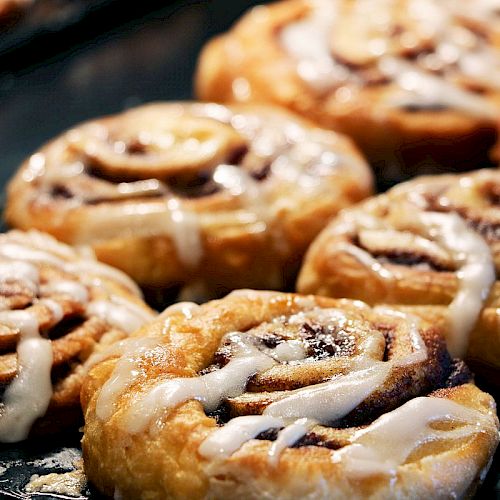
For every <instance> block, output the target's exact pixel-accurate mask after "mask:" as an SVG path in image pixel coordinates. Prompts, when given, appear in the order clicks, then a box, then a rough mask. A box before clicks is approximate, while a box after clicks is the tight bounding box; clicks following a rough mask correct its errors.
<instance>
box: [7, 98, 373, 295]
mask: <svg viewBox="0 0 500 500" xmlns="http://www.w3.org/2000/svg"><path fill="white" fill-rule="evenodd" d="M371 189H372V178H371V174H370V172H369V170H368V168H367V166H366V164H365V162H364V161H363V160H362V159H361V157H360V156H359V154H358V153H357V151H356V150H355V149H354V148H353V146H352V145H351V143H350V141H349V140H348V139H345V138H343V137H342V136H339V135H337V134H334V133H330V132H325V131H323V130H320V129H317V128H313V127H311V126H309V125H308V124H307V123H304V122H303V121H301V120H299V119H296V118H295V117H293V116H291V115H290V114H287V113H284V112H282V111H279V110H274V109H269V108H263V107H242V106H236V107H232V108H228V107H224V106H219V105H213V104H194V103H192V104H181V103H173V104H172V103H171V104H152V105H148V106H143V107H140V108H137V109H134V110H130V111H127V112H125V113H123V114H121V115H116V116H112V117H108V118H103V119H100V120H96V121H92V122H89V123H86V124H83V125H81V126H79V127H76V128H74V129H73V130H70V131H69V132H67V133H65V134H63V135H62V136H61V137H59V138H58V139H56V140H55V141H53V142H52V143H50V144H48V145H47V146H45V147H44V148H42V149H41V150H40V151H39V152H37V153H35V154H34V155H33V156H31V158H30V159H29V160H28V161H27V162H26V163H25V164H24V165H23V166H22V168H21V170H20V171H19V172H18V174H17V175H16V176H15V178H14V179H13V180H12V182H11V184H10V186H9V190H8V201H7V211H6V218H7V220H8V222H9V223H10V224H12V225H13V226H17V227H20V228H29V227H36V228H37V229H41V230H44V231H47V232H49V233H52V234H53V235H55V236H56V237H57V238H58V239H60V240H63V241H66V242H69V243H72V244H77V245H78V244H89V245H91V246H93V248H94V250H95V252H96V254H97V256H98V258H99V259H100V260H102V261H104V262H106V263H108V264H112V265H114V266H115V267H118V268H121V269H122V270H124V271H125V272H126V273H128V274H129V275H130V276H132V277H133V278H134V279H135V280H136V281H138V282H139V283H140V284H141V285H143V286H145V287H149V288H160V289H161V288H168V287H174V286H186V285H187V286H190V289H191V291H192V290H193V289H196V288H197V289H198V290H199V289H204V290H205V294H208V295H219V294H221V293H224V292H225V291H227V290H229V289H233V288H238V287H242V286H252V287H257V288H270V289H279V288H282V287H284V286H285V285H287V284H289V283H290V281H293V280H291V277H292V276H293V275H294V274H295V273H296V271H297V269H298V266H299V263H300V260H301V257H302V255H303V253H304V252H305V249H306V248H307V246H308V244H309V243H310V242H311V241H312V239H313V238H314V236H315V235H316V234H317V233H318V232H319V231H320V230H321V229H322V227H324V226H325V225H326V223H327V221H328V220H329V219H330V218H331V216H332V215H334V214H335V213H336V212H337V211H338V210H339V209H341V208H343V207H345V206H347V205H350V204H352V203H353V202H355V201H357V200H360V199H362V198H364V197H365V196H367V195H368V194H369V193H370V192H371Z"/></svg>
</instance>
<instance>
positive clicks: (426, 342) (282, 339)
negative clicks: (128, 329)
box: [82, 290, 498, 500]
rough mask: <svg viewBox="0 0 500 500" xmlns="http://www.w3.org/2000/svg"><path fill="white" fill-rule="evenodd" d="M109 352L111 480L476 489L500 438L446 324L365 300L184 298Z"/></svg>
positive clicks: (282, 489) (285, 493) (422, 494)
mask: <svg viewBox="0 0 500 500" xmlns="http://www.w3.org/2000/svg"><path fill="white" fill-rule="evenodd" d="M99 361H100V362H98V363H97V364H95V365H94V367H93V368H92V370H90V372H89V374H88V376H87V378H86V380H85V382H84V386H83V390H82V404H83V408H84V412H85V430H84V437H83V441H82V445H83V453H84V461H85V469H86V472H87V474H88V477H89V479H90V481H92V482H93V483H94V484H95V485H96V486H97V488H98V489H99V490H100V491H101V492H102V493H104V494H105V495H108V496H112V495H115V496H119V497H120V498H135V499H139V498H144V499H145V498H147V499H150V500H152V499H156V498H162V499H166V498H193V499H195V498H333V497H334V498H366V497H374V498H375V497H376V498H386V497H387V496H388V495H389V496H391V497H394V496H398V495H399V496H405V497H411V498H426V497H427V498H449V497H452V496H457V497H461V496H464V495H465V494H466V493H471V492H473V490H474V488H475V486H476V485H477V480H478V478H479V477H480V475H481V474H482V473H484V471H485V470H486V469H487V468H488V464H489V460H490V457H491V456H492V453H493V451H494V449H495V447H496V445H497V441H498V420H497V417H496V415H495V404H494V401H493V399H492V398H491V397H490V396H489V395H487V394H485V393H482V392H481V391H480V390H479V389H477V388H476V387H475V386H474V385H472V384H471V383H469V379H470V374H469V372H468V370H467V368H466V367H465V365H464V364H463V363H461V362H457V361H453V360H452V359H451V358H450V356H449V355H448V353H447V351H446V348H445V346H444V342H443V340H442V339H441V337H440V336H439V331H438V330H437V329H435V328H433V327H429V325H428V324H426V323H425V322H423V321H420V320H418V319H417V318H416V317H414V316H410V315H406V314H404V313H401V312H397V311H394V310H391V309H388V308H375V309H372V308H370V307H369V306H367V305H365V304H363V303H362V302H359V301H357V302H353V301H349V300H334V299H329V298H322V297H314V296H299V295H293V294H282V293H277V292H256V291H248V290H242V291H237V292H233V293H231V294H230V295H228V296H227V297H226V298H224V299H222V300H219V301H213V302H209V303H207V304H204V305H202V306H197V305H195V304H192V303H179V304H176V305H174V306H172V307H171V308H170V309H167V310H166V311H165V312H164V313H163V314H161V315H160V317H159V318H158V320H157V321H155V322H153V323H152V324H150V325H149V326H147V327H145V328H143V329H141V330H140V331H139V332H137V333H136V334H134V335H133V336H132V338H131V339H129V340H128V341H125V342H123V343H122V344H121V345H119V346H115V347H114V348H112V349H111V350H110V351H109V352H108V353H107V355H106V353H103V355H102V356H101V358H100V360H99ZM451 471H453V473H451Z"/></svg>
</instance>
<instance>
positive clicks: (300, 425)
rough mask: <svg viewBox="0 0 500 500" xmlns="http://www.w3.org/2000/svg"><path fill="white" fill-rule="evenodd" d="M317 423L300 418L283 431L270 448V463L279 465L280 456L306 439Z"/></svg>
mask: <svg viewBox="0 0 500 500" xmlns="http://www.w3.org/2000/svg"><path fill="white" fill-rule="evenodd" d="M316 423H317V422H316V421H314V420H311V419H308V418H299V419H297V420H296V421H295V422H293V423H292V424H290V425H287V426H286V427H285V428H284V429H282V430H281V431H280V432H279V433H278V437H277V438H276V440H275V441H274V442H273V444H272V445H271V447H270V448H269V452H268V457H269V463H270V464H271V465H274V466H276V465H278V462H279V459H280V456H281V454H282V453H283V451H284V450H285V448H289V447H290V446H293V445H294V444H295V443H296V442H297V441H298V440H299V439H301V438H302V437H304V436H305V435H306V434H307V433H308V432H309V431H310V430H311V428H312V427H313V426H314V425H316ZM212 456H213V455H212Z"/></svg>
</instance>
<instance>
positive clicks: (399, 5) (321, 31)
mask: <svg viewBox="0 0 500 500" xmlns="http://www.w3.org/2000/svg"><path fill="white" fill-rule="evenodd" d="M499 34H500V3H499V2H498V1H497V0H493V1H489V0H480V1H479V0H461V1H455V0H358V1H354V0H287V1H285V2H278V3H276V4H274V5H270V6H259V7H257V8H255V9H254V10H252V11H251V12H250V13H248V14H247V15H246V16H244V17H243V19H242V20H241V21H240V22H239V23H238V24H237V25H236V26H235V27H234V28H233V29H231V30H230V31H229V32H228V33H227V34H225V35H223V36H220V37H218V38H216V39H215V40H214V41H212V42H211V43H209V45H208V46H207V47H206V49H205V50H204V52H203V53H202V57H201V59H200V62H199V68H198V75H197V82H196V86H197V93H198V96H199V97H200V98H202V99H208V100H215V101H219V102H271V103H275V104H279V105H281V106H284V107H286V108H289V109H292V110H294V111H296V112H298V113H300V114H302V115H304V116H306V117H307V118H310V119H312V120H314V121H315V122H316V123H318V124H320V125H321V126H323V127H325V128H331V129H333V130H338V131H340V132H343V133H345V134H347V135H349V136H351V137H352V138H353V139H354V141H355V142H356V143H357V145H358V146H359V147H360V148H361V149H362V151H363V152H364V153H365V154H366V156H367V157H368V159H369V160H370V163H372V164H373V165H374V166H375V167H376V170H377V178H378V179H379V180H380V181H381V182H382V184H384V185H386V184H387V183H388V182H392V183H394V182H395V181H400V180H402V179H403V178H407V177H409V176H413V175H415V174H416V173H420V174H425V173H440V172H443V170H451V171H456V170H458V169H460V170H470V169H471V168H479V167H484V166H485V165H488V163H487V162H489V161H490V160H489V159H488V150H489V149H490V148H491V146H492V145H493V144H494V142H495V136H496V131H495V121H496V119H497V117H498V115H499V109H498V106H499V100H500V92H499V91H500V86H499V84H498V82H499V81H500V44H499Z"/></svg>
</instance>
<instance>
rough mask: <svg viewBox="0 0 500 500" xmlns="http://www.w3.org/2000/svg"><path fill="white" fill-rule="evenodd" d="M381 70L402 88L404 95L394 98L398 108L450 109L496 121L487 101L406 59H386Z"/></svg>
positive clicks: (392, 102)
mask: <svg viewBox="0 0 500 500" xmlns="http://www.w3.org/2000/svg"><path fill="white" fill-rule="evenodd" d="M378 67H379V69H380V71H381V72H382V73H383V74H384V75H386V76H387V77H389V78H392V79H394V82H395V83H397V84H398V85H399V87H400V88H401V89H402V91H403V93H402V94H401V95H399V96H398V95H396V96H394V97H393V98H391V99H392V101H391V104H393V105H394V106H398V107H404V106H406V105H418V106H422V107H433V106H439V105H442V106H447V107H451V108H454V109H457V110H459V111H463V112H464V113H467V114H469V115H472V116H478V117H486V118H490V119H495V118H496V116H497V115H498V111H497V110H496V109H495V106H493V105H492V104H491V103H490V102H488V101H486V100H485V99H484V98H482V97H480V96H478V95H475V94H472V93H470V92H468V91H467V90H464V89H462V88H460V87H459V86H458V85H455V84H453V83H452V82H450V81H448V80H445V79H443V78H441V77H439V76H435V75H432V74H429V73H426V72H425V71H423V70H421V69H419V68H418V67H416V66H415V65H413V64H411V63H408V62H407V61H405V60H403V59H398V58H393V57H385V58H383V59H381V60H380V62H379V65H378Z"/></svg>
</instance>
